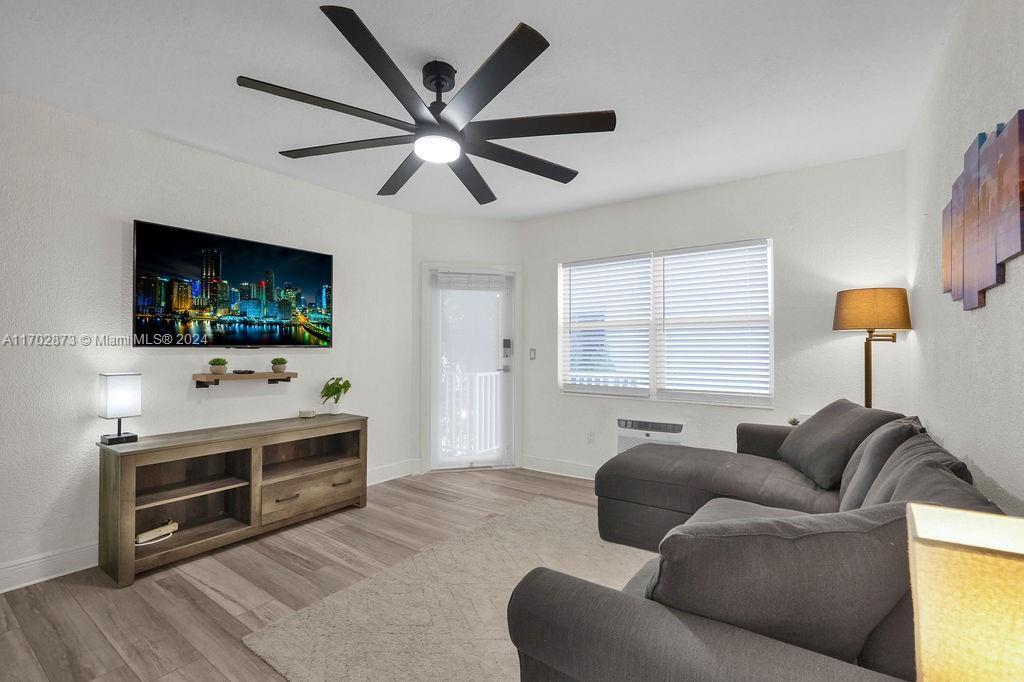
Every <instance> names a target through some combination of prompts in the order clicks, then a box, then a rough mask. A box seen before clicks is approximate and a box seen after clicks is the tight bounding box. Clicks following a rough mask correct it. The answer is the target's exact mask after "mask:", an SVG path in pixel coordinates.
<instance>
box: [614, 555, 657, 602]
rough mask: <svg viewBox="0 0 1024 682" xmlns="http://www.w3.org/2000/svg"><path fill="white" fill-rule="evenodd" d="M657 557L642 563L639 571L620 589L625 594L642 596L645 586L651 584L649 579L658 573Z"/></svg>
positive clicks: (645, 590)
mask: <svg viewBox="0 0 1024 682" xmlns="http://www.w3.org/2000/svg"><path fill="white" fill-rule="evenodd" d="M658 561H659V559H658V557H654V558H653V559H651V560H650V561H648V562H647V563H646V564H644V565H643V566H642V567H641V568H640V570H639V571H637V572H636V575H634V576H633V577H632V578H630V579H629V582H628V583H626V586H625V587H623V588H622V591H623V592H625V593H626V594H631V595H633V596H634V597H643V596H644V595H646V594H647V586H648V585H650V584H651V580H653V579H654V576H656V575H657V574H658Z"/></svg>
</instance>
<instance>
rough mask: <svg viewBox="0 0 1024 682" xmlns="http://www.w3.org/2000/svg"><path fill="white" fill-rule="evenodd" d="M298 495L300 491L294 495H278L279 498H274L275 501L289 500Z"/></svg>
mask: <svg viewBox="0 0 1024 682" xmlns="http://www.w3.org/2000/svg"><path fill="white" fill-rule="evenodd" d="M298 496H299V493H295V494H294V495H289V496H288V497H278V498H275V499H274V502H287V501H288V500H294V499H297V498H298Z"/></svg>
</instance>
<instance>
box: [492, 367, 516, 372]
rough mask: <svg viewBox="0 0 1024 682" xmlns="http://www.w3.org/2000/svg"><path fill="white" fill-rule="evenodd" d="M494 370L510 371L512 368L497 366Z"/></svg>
mask: <svg viewBox="0 0 1024 682" xmlns="http://www.w3.org/2000/svg"><path fill="white" fill-rule="evenodd" d="M495 371H496V372H511V371H512V368H511V367H499V368H498V369H496V370H495Z"/></svg>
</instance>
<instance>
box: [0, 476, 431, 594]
mask: <svg viewBox="0 0 1024 682" xmlns="http://www.w3.org/2000/svg"><path fill="white" fill-rule="evenodd" d="M419 470H420V461H419V460H418V459H406V460H403V461H401V462H395V463H394V464H385V465H384V466H379V467H373V468H371V469H369V470H368V471H367V472H366V480H367V483H368V484H370V483H381V482H383V481H389V480H391V479H392V478H401V477H402V476H408V475H410V474H415V473H418V472H419ZM98 556H99V548H98V546H97V545H96V543H92V544H89V545H83V546H82V547H76V548H74V549H63V550H57V551H55V552H46V553H44V554H37V555H35V556H30V557H26V558H24V559H15V560H14V561H9V562H8V563H6V564H3V565H0V594H2V593H4V592H10V591H11V590H15V589H17V588H19V587H25V586H26V585H32V584H33V583H39V582H42V581H44V580H49V579H50V578H57V577H60V576H62V575H67V574H68V573H74V572H75V571H81V570H83V569H86V568H92V567H93V566H96V565H97V564H98Z"/></svg>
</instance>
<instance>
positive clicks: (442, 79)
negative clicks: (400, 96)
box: [423, 59, 455, 93]
mask: <svg viewBox="0 0 1024 682" xmlns="http://www.w3.org/2000/svg"><path fill="white" fill-rule="evenodd" d="M423 86H424V87H426V88H427V89H428V90H430V91H431V92H435V93H438V92H449V91H450V90H451V89H452V88H454V87H455V67H454V66H452V65H451V64H449V63H448V62H439V61H437V60H436V59H435V60H434V61H432V62H427V63H426V64H424V65H423Z"/></svg>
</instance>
